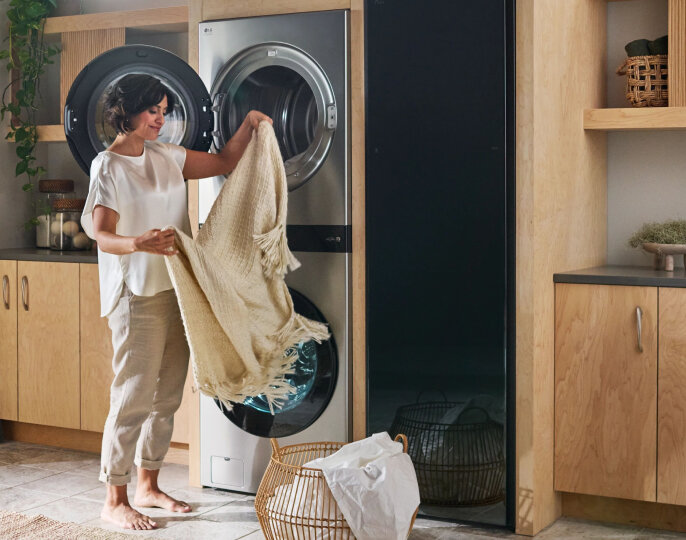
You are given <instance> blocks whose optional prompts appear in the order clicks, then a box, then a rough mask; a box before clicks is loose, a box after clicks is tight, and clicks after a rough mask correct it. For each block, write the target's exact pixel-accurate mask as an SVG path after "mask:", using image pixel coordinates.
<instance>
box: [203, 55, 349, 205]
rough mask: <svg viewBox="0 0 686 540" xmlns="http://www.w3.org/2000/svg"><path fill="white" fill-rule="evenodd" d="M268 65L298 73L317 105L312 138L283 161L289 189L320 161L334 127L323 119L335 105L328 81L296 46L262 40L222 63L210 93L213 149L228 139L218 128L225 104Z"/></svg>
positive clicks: (322, 159) (301, 182)
mask: <svg viewBox="0 0 686 540" xmlns="http://www.w3.org/2000/svg"><path fill="white" fill-rule="evenodd" d="M269 66H282V67H286V68H289V69H291V70H293V71H295V72H296V73H297V74H298V75H300V76H301V77H302V78H303V79H304V80H305V81H306V82H307V84H308V85H309V87H310V90H311V91H312V93H313V95H314V98H315V102H316V105H317V124H316V129H315V134H314V140H313V141H312V143H311V144H310V146H309V147H308V148H307V149H306V150H305V151H304V152H302V153H301V154H298V155H296V156H293V157H292V158H290V159H289V160H288V161H287V162H286V163H285V164H284V165H285V167H286V176H287V179H288V189H289V190H290V191H292V190H294V189H297V188H298V187H300V186H302V185H303V184H304V183H305V182H307V181H308V180H309V179H310V178H311V177H312V176H313V175H314V174H315V173H316V172H317V170H318V169H319V167H321V165H322V164H323V163H324V160H325V159H326V156H327V154H328V152H329V149H330V147H331V143H332V141H333V136H334V132H335V126H334V127H332V128H329V127H328V121H327V119H328V114H327V109H328V107H331V106H333V107H335V106H336V102H335V98H334V94H333V90H332V88H331V84H330V82H329V80H328V78H327V77H326V75H325V74H324V71H323V70H322V69H321V67H320V66H319V65H318V64H317V63H316V61H315V60H314V59H313V58H311V57H310V56H309V55H307V54H306V53H304V52H303V51H301V50H300V49H297V48H295V47H293V46H291V45H288V44H284V43H262V44H260V45H255V46H253V47H249V48H247V49H245V50H243V51H242V52H240V53H238V54H237V55H235V56H233V57H232V58H231V60H230V61H229V62H227V63H226V64H225V65H224V67H223V68H222V69H221V71H220V72H219V73H218V75H217V77H216V78H215V79H214V83H213V85H212V90H211V92H210V95H211V100H212V103H213V104H215V106H214V107H213V111H214V119H215V122H214V125H215V131H214V133H213V139H214V144H215V148H217V149H220V148H223V146H224V145H225V144H226V142H227V141H228V137H227V134H226V133H225V130H224V129H223V128H222V118H223V117H224V113H225V109H226V106H227V104H228V103H231V102H232V101H233V99H234V97H235V95H236V92H237V90H238V88H240V86H241V85H242V84H243V82H244V81H245V80H246V79H247V78H248V77H249V76H250V75H251V74H252V73H254V72H255V71H257V70H258V69H261V68H264V67H269ZM217 102H219V103H217Z"/></svg>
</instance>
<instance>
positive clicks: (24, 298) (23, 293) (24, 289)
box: [21, 276, 29, 311]
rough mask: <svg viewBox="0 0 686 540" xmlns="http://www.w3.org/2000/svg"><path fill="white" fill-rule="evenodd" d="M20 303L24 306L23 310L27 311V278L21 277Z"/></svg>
mask: <svg viewBox="0 0 686 540" xmlns="http://www.w3.org/2000/svg"><path fill="white" fill-rule="evenodd" d="M21 302H22V304H24V309H25V310H26V311H28V310H29V278H27V277H26V276H23V277H22V278H21Z"/></svg>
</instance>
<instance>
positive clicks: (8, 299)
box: [0, 261, 17, 420]
mask: <svg viewBox="0 0 686 540" xmlns="http://www.w3.org/2000/svg"><path fill="white" fill-rule="evenodd" d="M0 279H2V304H0V418H5V419H7V420H16V419H17V262H16V261H0Z"/></svg>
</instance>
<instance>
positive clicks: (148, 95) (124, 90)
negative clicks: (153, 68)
mask: <svg viewBox="0 0 686 540" xmlns="http://www.w3.org/2000/svg"><path fill="white" fill-rule="evenodd" d="M164 96H167V113H169V112H171V111H172V110H173V109H174V95H173V94H172V93H171V91H170V90H169V88H167V87H166V86H165V85H164V84H162V83H161V82H160V80H159V79H156V78H155V77H153V76H151V75H144V74H138V73H136V74H131V75H124V76H123V77H122V78H121V79H119V80H118V81H117V82H116V83H115V84H114V85H113V86H111V87H110V88H109V89H108V90H107V91H106V92H105V110H104V116H105V122H107V123H108V124H109V125H110V126H112V127H113V128H114V130H115V131H116V132H117V133H128V132H129V131H131V117H133V116H135V115H137V114H138V113H140V112H143V111H144V110H145V109H147V108H148V107H152V106H153V105H157V104H158V103H159V102H160V101H162V99H163V98H164Z"/></svg>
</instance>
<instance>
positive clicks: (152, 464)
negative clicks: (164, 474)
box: [133, 457, 163, 471]
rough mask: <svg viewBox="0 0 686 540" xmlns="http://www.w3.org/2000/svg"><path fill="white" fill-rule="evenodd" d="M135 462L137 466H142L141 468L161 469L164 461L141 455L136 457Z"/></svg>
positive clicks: (149, 469)
mask: <svg viewBox="0 0 686 540" xmlns="http://www.w3.org/2000/svg"><path fill="white" fill-rule="evenodd" d="M133 462H134V463H135V464H136V467H140V468H141V469H146V470H148V471H156V470H157V469H161V468H162V463H163V462H162V461H149V460H147V459H143V458H139V457H137V458H136V459H134V460H133Z"/></svg>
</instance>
